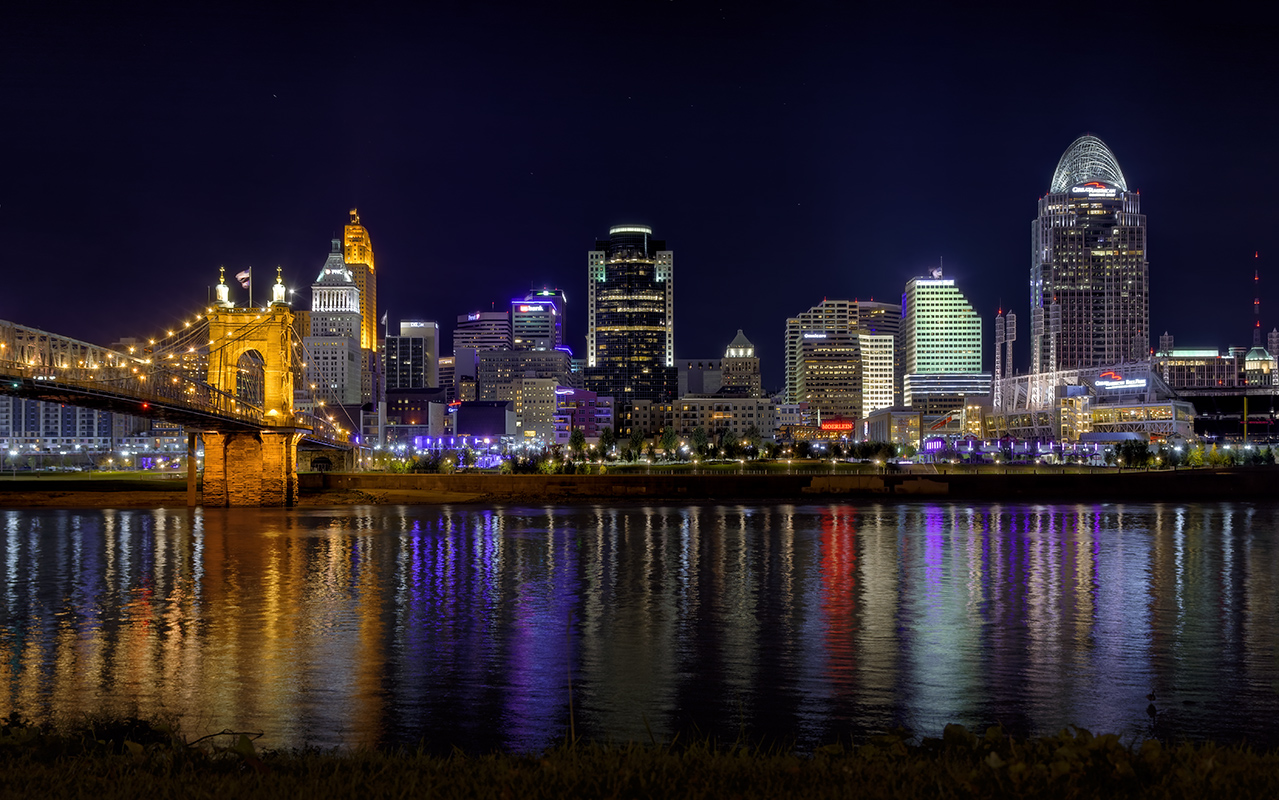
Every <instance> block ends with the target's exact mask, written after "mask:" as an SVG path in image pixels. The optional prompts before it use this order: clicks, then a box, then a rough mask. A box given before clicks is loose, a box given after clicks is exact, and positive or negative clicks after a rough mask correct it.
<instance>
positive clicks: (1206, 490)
mask: <svg viewBox="0 0 1279 800" xmlns="http://www.w3.org/2000/svg"><path fill="white" fill-rule="evenodd" d="M299 478H300V482H301V486H302V489H303V491H311V492H315V491H322V490H332V489H345V490H355V491H396V490H400V491H405V490H408V491H413V490H418V491H433V492H458V493H467V494H478V495H482V496H484V497H485V498H486V499H489V500H523V501H530V500H532V501H535V500H538V499H545V500H570V499H596V500H619V499H623V500H624V499H635V500H639V499H672V500H674V499H689V500H731V499H754V498H760V499H784V500H796V501H806V500H813V501H822V500H827V499H834V498H838V497H871V498H880V499H890V498H891V499H899V500H910V499H920V500H923V499H938V500H940V499H951V500H961V499H973V500H983V501H999V500H1010V501H1013V500H1015V501H1017V502H1036V501H1039V500H1043V501H1045V502H1048V501H1051V502H1063V501H1064V502H1075V501H1078V502H1097V501H1104V500H1150V501H1161V500H1162V501H1186V500H1213V501H1220V500H1270V499H1279V468H1276V467H1236V468H1233V469H1186V470H1176V471H1172V470H1157V471H1150V472H1145V471H1126V472H1118V471H1114V470H1106V471H1102V472H1099V473H1091V474H1089V473H1067V472H1060V473H1056V472H1044V473H1038V474H1036V473H1030V472H1007V473H1003V472H993V471H992V472H981V473H962V474H911V473H888V474H883V475H870V474H867V475H829V476H822V475H788V474H769V475H762V474H746V475H731V474H730V475H725V474H713V475H688V474H679V475H676V474H649V475H632V474H624V475H491V474H469V475H468V474H465V473H463V474H455V475H389V474H382V473H336V474H335V473H326V474H305V475H301V476H299Z"/></svg>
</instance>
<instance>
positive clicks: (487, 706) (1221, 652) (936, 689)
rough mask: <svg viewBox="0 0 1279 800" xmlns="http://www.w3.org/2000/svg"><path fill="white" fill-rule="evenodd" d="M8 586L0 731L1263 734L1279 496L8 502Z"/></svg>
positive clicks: (449, 739) (503, 740)
mask: <svg viewBox="0 0 1279 800" xmlns="http://www.w3.org/2000/svg"><path fill="white" fill-rule="evenodd" d="M0 568H2V569H3V584H4V595H3V607H2V608H0V617H2V619H0V622H2V625H0V715H7V714H8V713H10V712H13V711H18V712H20V713H21V714H23V715H24V716H26V717H28V718H30V719H35V720H54V721H57V720H66V719H74V718H76V717H77V715H80V714H83V713H86V712H104V713H108V714H131V713H138V714H141V715H147V716H155V717H163V718H173V719H177V720H178V721H179V722H180V724H181V725H182V729H183V731H184V732H186V733H187V734H188V735H189V736H196V735H202V734H204V733H209V732H213V731H218V730H222V729H223V728H231V729H235V730H260V731H262V732H264V736H263V738H262V739H261V740H260V744H261V745H263V746H267V747H295V746H305V745H317V746H321V747H331V746H341V747H354V746H371V745H383V746H385V745H398V744H419V743H423V744H425V745H426V746H427V747H429V748H432V749H444V748H448V747H452V746H459V747H462V748H464V749H466V750H468V751H482V750H491V749H495V748H501V749H508V750H516V751H534V750H538V749H540V748H544V747H547V746H549V745H551V744H553V743H554V742H556V741H557V740H559V739H561V738H562V737H564V736H565V735H566V733H568V731H569V730H570V726H572V730H573V731H574V732H575V733H576V735H578V736H582V737H588V738H592V739H596V740H604V741H643V742H647V741H659V742H660V741H669V740H670V739H671V738H672V737H674V736H676V735H677V734H679V735H681V736H683V735H688V734H690V733H693V734H701V735H713V736H716V737H718V738H721V739H729V740H732V739H736V738H738V737H739V736H744V737H746V738H747V739H749V740H752V741H763V742H772V743H782V744H789V745H795V746H798V747H800V748H811V747H814V746H819V745H821V744H824V743H828V742H832V741H836V740H841V739H842V740H847V738H848V737H850V736H853V737H861V736H865V735H867V734H872V733H876V732H880V731H884V730H886V729H891V728H895V727H898V726H902V727H905V728H906V729H908V730H909V731H912V732H914V733H915V734H917V735H921V736H937V735H940V733H941V730H942V727H943V726H944V725H945V724H946V723H948V722H960V723H964V724H967V725H969V726H977V727H982V728H984V727H985V726H987V725H990V724H994V723H996V722H998V723H1002V724H1003V725H1004V726H1005V728H1007V729H1008V730H1010V731H1012V732H1016V733H1019V734H1046V733H1052V732H1055V731H1057V730H1059V729H1060V728H1062V727H1064V726H1067V725H1078V726H1082V727H1086V728H1089V729H1092V730H1094V731H1104V732H1114V733H1120V734H1122V735H1124V736H1126V737H1128V738H1130V739H1138V738H1142V737H1146V736H1150V735H1152V734H1154V735H1161V736H1166V737H1171V738H1177V737H1189V738H1195V739H1200V738H1215V739H1219V740H1230V741H1233V740H1238V739H1241V738H1247V739H1248V740H1249V741H1251V742H1253V743H1256V744H1262V745H1276V744H1279V728H1276V726H1275V725H1274V721H1275V719H1276V717H1275V715H1276V711H1279V505H1245V504H1236V505H1230V504H1186V505H1170V504H1156V505H1131V504H1129V505H1078V506H1065V505H1059V506H1034V505H972V504H932V503H930V504H923V503H919V504H897V505H877V504H822V505H785V504H758V505H714V504H703V505H687V504H650V505H643V504H634V505H623V506H613V505H610V506H590V505H577V506H569V507H545V508H543V507H514V506H506V507H480V506H451V507H448V506H446V507H435V506H382V507H356V508H338V509H311V508H307V509H288V510H281V509H225V510H224V509H211V510H202V511H201V510H196V511H187V510H185V509H179V510H146V511H113V510H90V511H86V510H49V509H34V510H0ZM1152 700H1153V702H1152ZM1152 705H1153V708H1151V706H1152Z"/></svg>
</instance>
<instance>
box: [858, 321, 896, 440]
mask: <svg viewBox="0 0 1279 800" xmlns="http://www.w3.org/2000/svg"><path fill="white" fill-rule="evenodd" d="M860 339H861V351H862V418H863V419H865V418H866V417H869V416H870V413H871V412H872V411H878V410H879V409H881V408H890V407H891V406H892V405H893V363H894V361H895V357H896V340H895V338H894V337H893V336H891V335H888V334H864V335H862V336H861V337H860Z"/></svg>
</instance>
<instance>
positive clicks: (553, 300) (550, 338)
mask: <svg viewBox="0 0 1279 800" xmlns="http://www.w3.org/2000/svg"><path fill="white" fill-rule="evenodd" d="M566 303H567V299H566V298H565V296H564V292H562V291H560V290H559V289H538V290H536V291H532V292H529V293H528V294H526V295H525V296H524V297H517V298H515V299H513V300H511V344H512V346H513V349H515V350H554V349H556V348H557V347H563V346H564V310H565V304H566Z"/></svg>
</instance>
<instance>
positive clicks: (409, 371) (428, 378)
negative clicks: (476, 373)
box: [382, 320, 440, 390]
mask: <svg viewBox="0 0 1279 800" xmlns="http://www.w3.org/2000/svg"><path fill="white" fill-rule="evenodd" d="M439 340H440V326H439V325H437V324H436V323H434V322H430V321H427V320H401V321H400V335H399V336H387V337H386V339H385V342H384V344H383V346H382V363H383V365H384V367H385V370H386V388H387V389H388V390H389V389H426V388H435V387H436V386H438V385H439V380H440V379H439V368H438V366H439V365H438V359H439V356H440V351H439Z"/></svg>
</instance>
